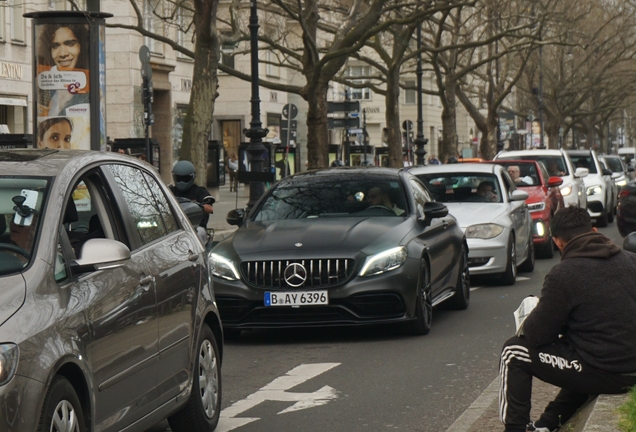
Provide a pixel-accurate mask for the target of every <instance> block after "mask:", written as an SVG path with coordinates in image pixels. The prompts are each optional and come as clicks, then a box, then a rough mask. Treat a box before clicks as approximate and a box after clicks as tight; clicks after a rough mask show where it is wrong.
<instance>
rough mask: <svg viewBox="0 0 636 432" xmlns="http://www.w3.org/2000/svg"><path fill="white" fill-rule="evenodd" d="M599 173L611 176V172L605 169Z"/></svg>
mask: <svg viewBox="0 0 636 432" xmlns="http://www.w3.org/2000/svg"><path fill="white" fill-rule="evenodd" d="M601 173H602V174H603V175H604V176H611V175H612V172H611V171H610V170H608V169H607V168H603V169H602V170H601Z"/></svg>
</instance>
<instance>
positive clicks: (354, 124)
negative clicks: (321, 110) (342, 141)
mask: <svg viewBox="0 0 636 432" xmlns="http://www.w3.org/2000/svg"><path fill="white" fill-rule="evenodd" d="M359 127H360V118H359V117H357V118H333V117H328V118H327V129H350V128H359Z"/></svg>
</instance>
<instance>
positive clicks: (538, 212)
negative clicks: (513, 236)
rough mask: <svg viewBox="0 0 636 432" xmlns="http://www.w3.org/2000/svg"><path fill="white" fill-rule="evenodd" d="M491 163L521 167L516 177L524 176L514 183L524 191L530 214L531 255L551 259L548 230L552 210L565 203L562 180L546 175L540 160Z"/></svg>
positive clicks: (551, 248) (552, 244)
mask: <svg viewBox="0 0 636 432" xmlns="http://www.w3.org/2000/svg"><path fill="white" fill-rule="evenodd" d="M493 163H497V164H499V165H501V166H503V167H506V169H508V167H510V166H518V167H519V169H520V170H521V177H520V178H522V179H527V180H526V181H521V182H518V183H516V186H517V188H519V189H521V190H523V191H525V192H527V193H528V199H527V200H526V204H528V210H529V211H530V216H531V217H532V237H533V239H534V250H535V254H536V255H537V257H539V258H552V257H553V255H554V242H553V241H552V238H551V237H550V233H549V228H550V220H551V219H552V216H553V215H554V213H555V212H556V211H557V210H558V209H560V208H562V207H564V205H565V204H564V202H563V195H561V190H560V189H559V186H560V185H561V184H562V183H563V179H562V178H561V177H559V176H552V177H550V176H549V175H548V171H547V169H546V167H545V166H544V165H543V163H542V162H537V161H534V160H533V161H529V160H525V161H524V160H514V159H499V160H496V161H493Z"/></svg>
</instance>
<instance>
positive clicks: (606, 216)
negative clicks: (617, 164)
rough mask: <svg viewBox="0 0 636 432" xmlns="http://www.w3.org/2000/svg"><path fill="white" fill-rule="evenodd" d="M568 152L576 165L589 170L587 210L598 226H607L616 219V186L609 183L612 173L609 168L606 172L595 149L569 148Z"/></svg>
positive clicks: (587, 178)
mask: <svg viewBox="0 0 636 432" xmlns="http://www.w3.org/2000/svg"><path fill="white" fill-rule="evenodd" d="M567 154H568V156H570V160H572V163H573V164H574V166H576V167H581V168H587V169H588V170H589V174H588V175H587V176H586V177H585V179H584V181H585V190H586V193H587V211H588V213H589V214H590V217H591V218H592V219H595V220H596V225H597V226H599V227H606V226H607V223H608V222H612V221H613V220H614V207H615V206H614V196H613V195H614V193H613V190H614V188H613V187H612V185H611V184H610V185H608V184H607V182H608V180H609V181H611V177H610V176H611V175H612V173H611V172H609V171H608V170H607V169H605V171H607V172H606V173H604V172H603V167H601V164H600V163H599V161H598V158H597V157H596V152H595V151H594V150H568V151H567ZM604 176H607V177H604Z"/></svg>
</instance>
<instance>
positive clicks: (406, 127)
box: [402, 120, 413, 131]
mask: <svg viewBox="0 0 636 432" xmlns="http://www.w3.org/2000/svg"><path fill="white" fill-rule="evenodd" d="M402 129H404V130H405V131H410V130H411V129H413V122H412V121H411V120H404V121H403V122H402Z"/></svg>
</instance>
